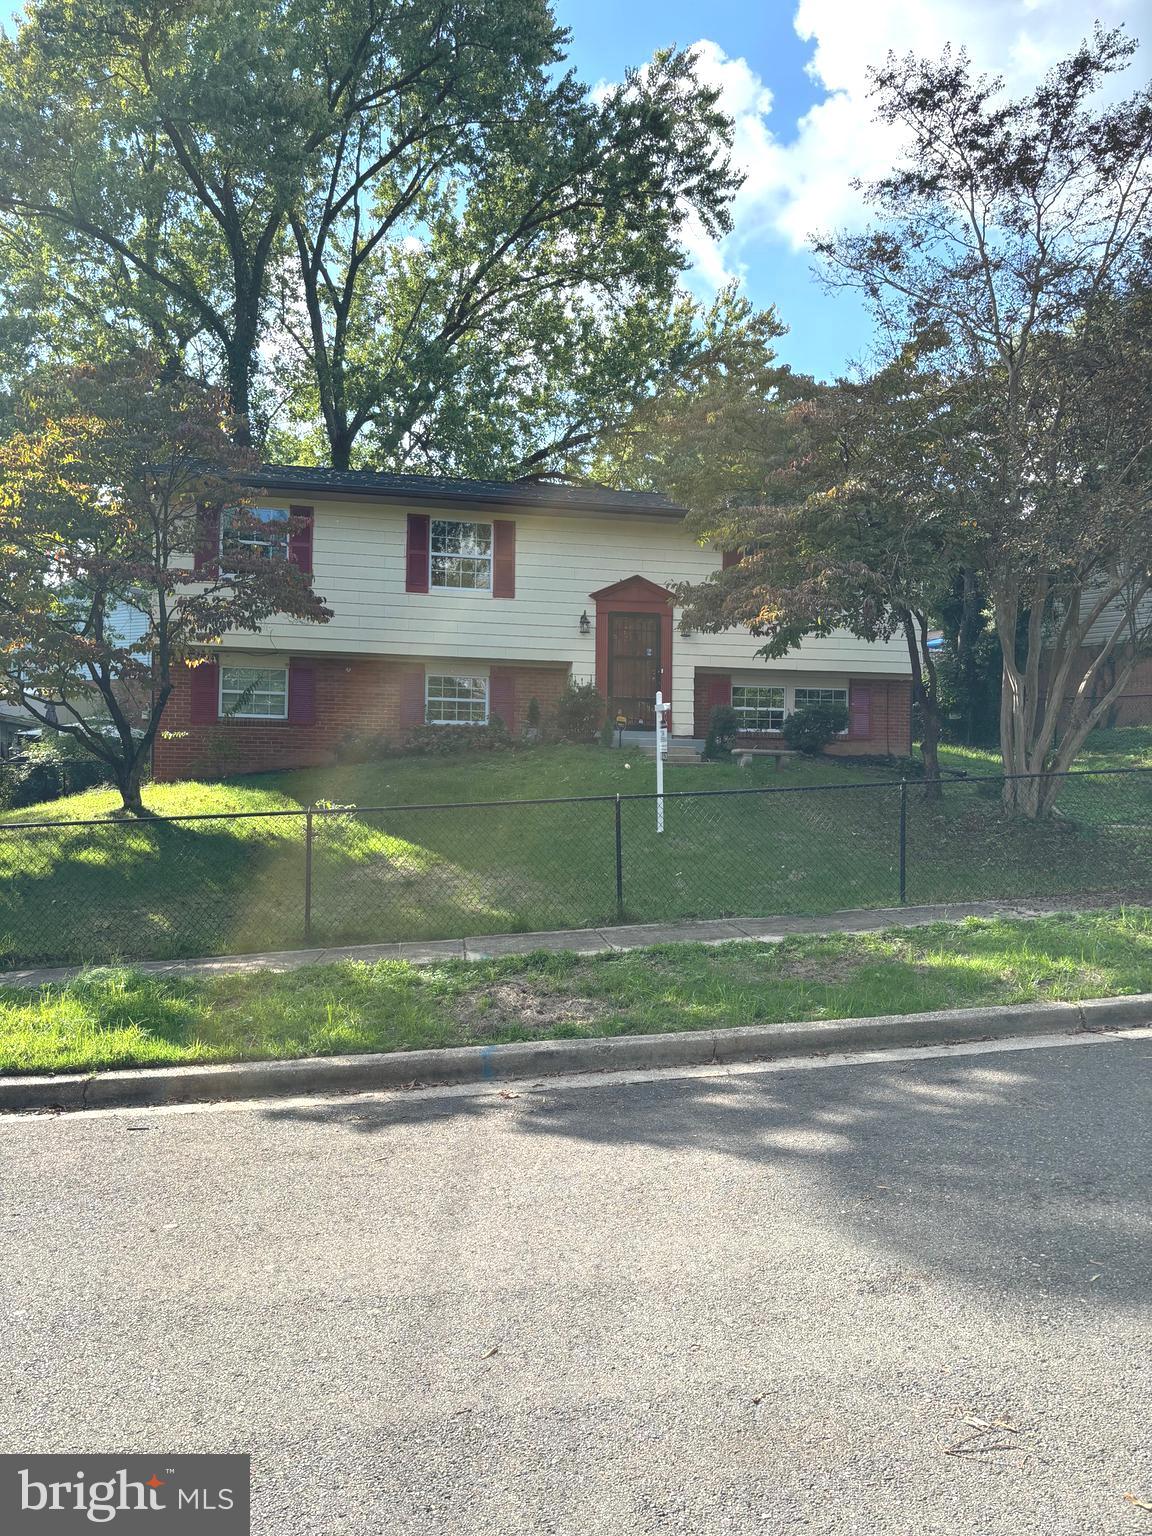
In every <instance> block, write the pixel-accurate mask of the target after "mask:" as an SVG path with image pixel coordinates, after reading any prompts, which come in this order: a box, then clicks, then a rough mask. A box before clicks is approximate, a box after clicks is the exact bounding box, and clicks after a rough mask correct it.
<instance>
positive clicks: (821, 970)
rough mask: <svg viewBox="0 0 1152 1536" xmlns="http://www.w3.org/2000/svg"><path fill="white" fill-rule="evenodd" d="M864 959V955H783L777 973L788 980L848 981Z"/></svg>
mask: <svg viewBox="0 0 1152 1536" xmlns="http://www.w3.org/2000/svg"><path fill="white" fill-rule="evenodd" d="M865 959H866V957H865V956H864V955H784V956H781V959H780V968H779V970H778V972H777V974H778V975H779V976H782V977H785V978H786V979H787V980H789V981H828V982H838V981H850V980H851V979H852V977H853V976H854V975H855V974H856V972H857V971H858V970H859V969H860V967H861V966H862V965H863V964H864V962H865Z"/></svg>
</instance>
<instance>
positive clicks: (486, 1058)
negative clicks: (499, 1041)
mask: <svg viewBox="0 0 1152 1536" xmlns="http://www.w3.org/2000/svg"><path fill="white" fill-rule="evenodd" d="M495 1050H496V1047H495V1046H494V1045H485V1046H481V1048H480V1076H481V1077H482V1078H484V1080H485V1081H486V1082H491V1081H492V1079H493V1078H494V1077H495V1076H496V1068H495V1066H494V1065H493V1064H492V1057H493V1054H494V1052H495Z"/></svg>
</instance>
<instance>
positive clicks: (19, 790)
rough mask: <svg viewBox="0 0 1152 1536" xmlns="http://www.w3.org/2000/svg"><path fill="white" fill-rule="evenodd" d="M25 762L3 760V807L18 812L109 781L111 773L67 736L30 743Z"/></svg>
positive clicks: (22, 753) (0, 780)
mask: <svg viewBox="0 0 1152 1536" xmlns="http://www.w3.org/2000/svg"><path fill="white" fill-rule="evenodd" d="M17 755H18V757H19V758H20V759H22V761H18V762H0V810H5V811H15V810H20V809H22V808H23V807H24V806H29V805H38V804H39V803H40V802H41V801H48V800H55V799H57V798H58V797H59V796H61V795H69V794H77V793H79V792H80V791H82V790H86V789H93V788H95V787H96V786H97V785H98V784H107V783H108V782H109V779H110V774H109V770H108V768H107V766H106V765H105V764H104V763H100V762H97V760H96V759H95V758H94V757H91V756H90V755H89V754H88V753H87V752H85V751H84V749H83V748H82V747H81V746H79V745H78V744H76V743H73V742H71V741H69V739H68V737H66V736H56V737H54V738H51V739H49V740H45V741H30V742H27V743H26V744H25V745H24V746H23V747H22V748H21V750H20V752H19V753H18V754H17Z"/></svg>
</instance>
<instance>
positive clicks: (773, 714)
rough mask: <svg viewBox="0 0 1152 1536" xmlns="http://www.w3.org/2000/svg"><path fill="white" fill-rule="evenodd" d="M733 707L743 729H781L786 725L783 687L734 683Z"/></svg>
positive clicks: (740, 727)
mask: <svg viewBox="0 0 1152 1536" xmlns="http://www.w3.org/2000/svg"><path fill="white" fill-rule="evenodd" d="M732 708H733V709H734V710H735V711H736V718H737V719H738V720H739V722H740V725H739V729H740V730H741V731H779V730H781V729H783V726H784V690H783V688H771V687H764V686H761V685H760V684H757V685H756V686H755V687H753V686H751V685H745V684H743V683H733V685H732Z"/></svg>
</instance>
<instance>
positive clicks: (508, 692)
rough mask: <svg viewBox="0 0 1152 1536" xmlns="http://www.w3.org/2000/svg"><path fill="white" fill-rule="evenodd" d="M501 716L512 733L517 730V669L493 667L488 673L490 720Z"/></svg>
mask: <svg viewBox="0 0 1152 1536" xmlns="http://www.w3.org/2000/svg"><path fill="white" fill-rule="evenodd" d="M493 715H499V716H500V718H501V720H503V722H504V724H505V725H506V726H507V727H508V729H509V730H510V731H514V730H515V729H516V669H515V667H493V668H492V669H491V670H490V671H489V673H488V718H489V720H491V718H492V716H493Z"/></svg>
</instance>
